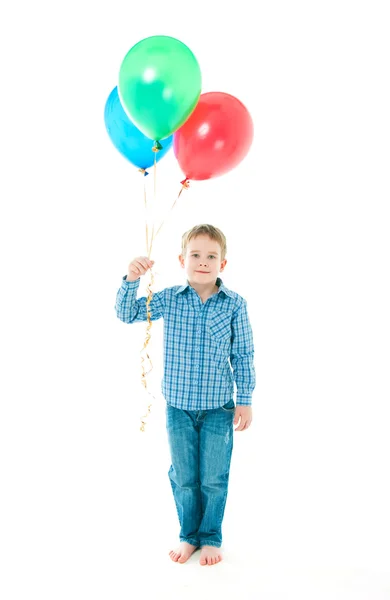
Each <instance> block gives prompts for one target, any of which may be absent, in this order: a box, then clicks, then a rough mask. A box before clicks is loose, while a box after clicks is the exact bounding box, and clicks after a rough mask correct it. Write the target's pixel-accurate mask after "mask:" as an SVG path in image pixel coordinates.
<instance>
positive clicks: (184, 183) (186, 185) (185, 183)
mask: <svg viewBox="0 0 390 600" xmlns="http://www.w3.org/2000/svg"><path fill="white" fill-rule="evenodd" d="M180 183H181V190H180V192H179V193H178V195H177V198H176V200H175V201H174V203H173V204H172V206H171V209H170V212H171V211H172V210H173V207H174V206H175V204H176V202H177V201H178V200H179V198H180V196H181V193H182V191H183V190H188V188H189V186H190V182H189V180H188V179H183V181H181V182H180ZM166 218H167V217H165V218H164V220H163V222H162V223H161V225H160V227H159V228H158V229H157V231H156V235H155V236H154V238H156V237H157V234H158V232H159V231H160V229H161V227H162V226H163V225H164V223H165V219H166Z"/></svg>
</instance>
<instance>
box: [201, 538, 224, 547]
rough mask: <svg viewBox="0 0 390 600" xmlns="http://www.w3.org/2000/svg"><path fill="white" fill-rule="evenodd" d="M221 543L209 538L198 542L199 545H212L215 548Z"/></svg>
mask: <svg viewBox="0 0 390 600" xmlns="http://www.w3.org/2000/svg"><path fill="white" fill-rule="evenodd" d="M221 545H222V544H220V543H219V542H212V541H211V540H207V541H205V542H204V543H203V542H202V541H201V542H200V546H201V547H203V546H214V547H215V548H220V547H221Z"/></svg>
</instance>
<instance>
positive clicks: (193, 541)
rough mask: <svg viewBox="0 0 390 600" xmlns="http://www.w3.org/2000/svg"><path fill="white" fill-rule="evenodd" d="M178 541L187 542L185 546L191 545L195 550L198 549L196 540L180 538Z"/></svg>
mask: <svg viewBox="0 0 390 600" xmlns="http://www.w3.org/2000/svg"><path fill="white" fill-rule="evenodd" d="M180 541H181V542H187V544H192V545H193V546H196V547H197V548H199V542H198V540H194V539H192V538H185V537H181V538H180Z"/></svg>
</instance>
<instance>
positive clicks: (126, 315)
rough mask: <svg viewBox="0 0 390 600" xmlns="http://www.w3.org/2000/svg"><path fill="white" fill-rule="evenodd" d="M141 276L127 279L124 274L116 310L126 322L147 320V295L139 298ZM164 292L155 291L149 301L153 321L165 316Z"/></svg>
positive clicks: (117, 297)
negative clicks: (131, 279)
mask: <svg viewBox="0 0 390 600" xmlns="http://www.w3.org/2000/svg"><path fill="white" fill-rule="evenodd" d="M139 284H140V278H138V279H136V280H135V281H127V280H126V275H124V276H123V280H122V285H121V287H120V288H119V290H118V292H117V295H116V303H115V310H116V314H117V317H118V319H120V320H121V321H123V322H124V323H136V322H137V321H147V320H148V315H147V309H146V301H147V297H146V296H143V297H142V298H137V290H138V288H139ZM164 306H165V303H164V292H163V291H161V292H154V293H153V295H152V299H151V301H150V303H149V312H150V319H151V321H157V319H161V317H163V316H164Z"/></svg>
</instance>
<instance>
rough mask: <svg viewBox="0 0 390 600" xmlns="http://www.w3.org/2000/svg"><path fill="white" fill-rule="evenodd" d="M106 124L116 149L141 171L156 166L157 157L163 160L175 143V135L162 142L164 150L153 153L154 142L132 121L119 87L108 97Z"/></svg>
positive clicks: (105, 113) (105, 114)
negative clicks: (120, 95) (124, 108)
mask: <svg viewBox="0 0 390 600" xmlns="http://www.w3.org/2000/svg"><path fill="white" fill-rule="evenodd" d="M104 122H105V124H106V129H107V133H108V135H109V136H110V139H111V141H112V143H113V144H114V146H115V148H116V149H117V150H119V152H120V153H121V154H122V156H124V157H125V158H127V160H128V161H130V162H131V163H132V164H133V165H134V166H135V167H138V168H139V169H147V168H148V167H151V166H152V165H153V164H154V156H155V155H156V161H159V160H161V159H162V158H163V157H164V156H165V154H166V153H167V152H168V150H169V149H170V148H171V146H172V143H173V135H170V136H169V137H167V138H166V139H165V140H163V141H162V146H163V148H162V150H160V151H159V152H153V150H152V148H153V146H154V141H153V140H151V139H150V138H148V137H146V135H144V134H143V133H142V132H141V131H140V130H139V129H138V127H136V126H135V125H134V123H132V122H131V121H130V119H129V117H128V116H127V114H126V113H125V111H124V110H123V107H122V104H121V102H120V100H119V95H118V88H117V87H115V88H114V89H113V90H112V92H111V94H110V95H109V96H108V99H107V102H106V106H105V108H104Z"/></svg>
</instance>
